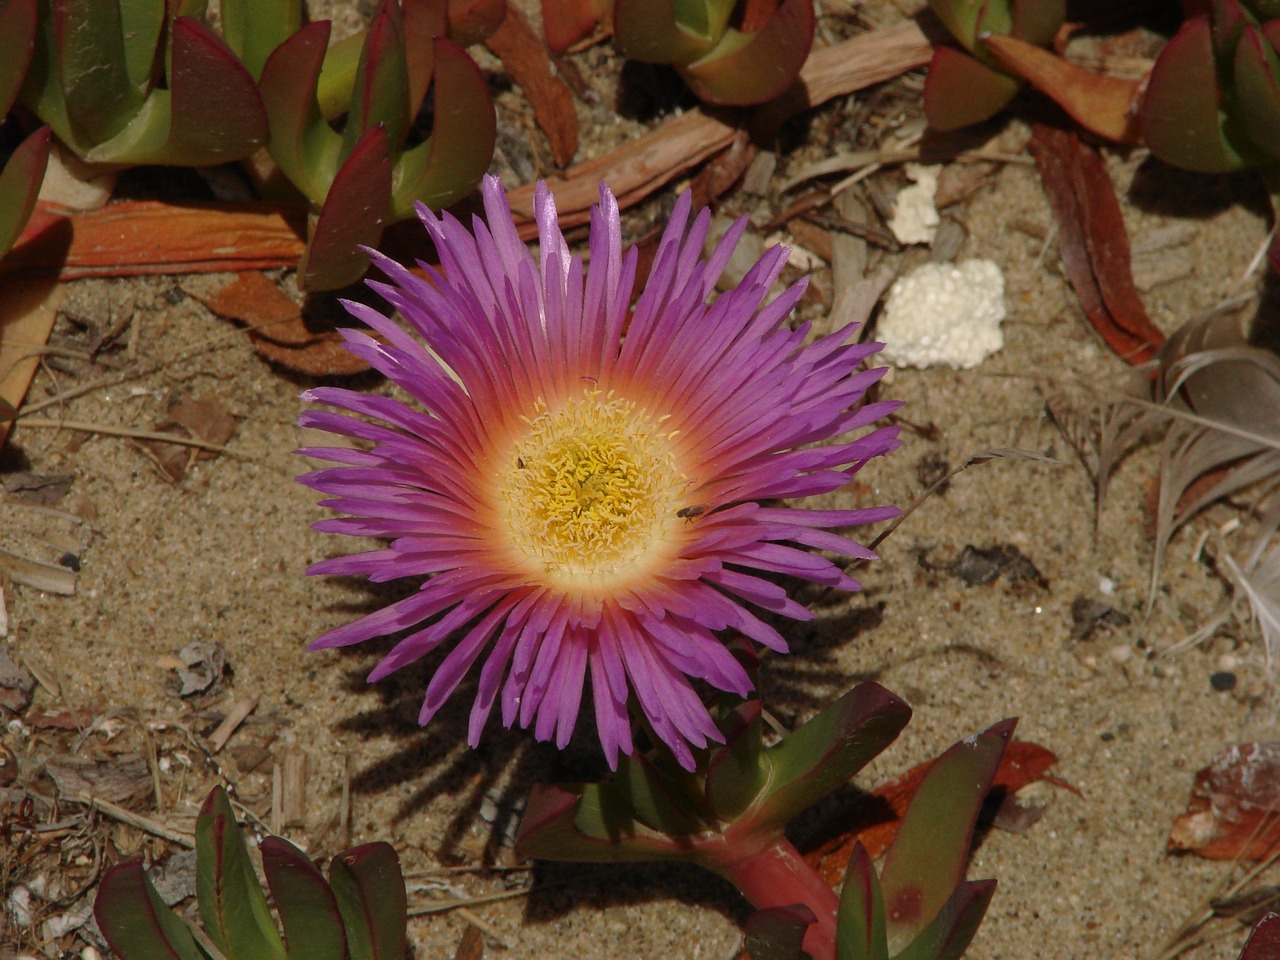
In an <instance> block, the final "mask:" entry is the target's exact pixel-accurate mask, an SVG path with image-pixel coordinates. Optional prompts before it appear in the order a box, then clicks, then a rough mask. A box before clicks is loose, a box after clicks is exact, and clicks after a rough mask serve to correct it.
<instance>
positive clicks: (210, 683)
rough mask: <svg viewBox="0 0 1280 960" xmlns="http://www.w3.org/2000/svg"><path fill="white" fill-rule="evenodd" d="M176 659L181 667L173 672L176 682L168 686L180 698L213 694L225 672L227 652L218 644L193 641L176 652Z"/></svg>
mask: <svg viewBox="0 0 1280 960" xmlns="http://www.w3.org/2000/svg"><path fill="white" fill-rule="evenodd" d="M178 659H179V660H180V661H182V664H183V665H182V666H181V667H179V668H177V669H175V671H174V672H175V673H176V674H177V677H176V681H177V682H172V681H171V682H170V683H169V685H168V686H169V688H170V691H171V692H172V693H175V694H177V695H178V696H180V697H190V696H193V695H194V694H197V693H213V692H214V691H215V690H217V689H218V684H220V683H221V682H222V677H223V674H224V673H225V672H226V670H227V651H226V650H225V649H224V648H223V646H222V644H220V643H204V642H202V641H200V640H193V641H191V643H188V644H187V645H186V646H185V647H183V648H182V649H181V650H179V651H178Z"/></svg>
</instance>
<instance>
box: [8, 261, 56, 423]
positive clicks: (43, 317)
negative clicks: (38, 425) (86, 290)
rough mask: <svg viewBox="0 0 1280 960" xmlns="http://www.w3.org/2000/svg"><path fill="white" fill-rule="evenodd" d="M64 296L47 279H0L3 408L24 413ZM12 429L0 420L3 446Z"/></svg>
mask: <svg viewBox="0 0 1280 960" xmlns="http://www.w3.org/2000/svg"><path fill="white" fill-rule="evenodd" d="M7 261H8V258H7V257H6V258H5V260H4V261H0V262H7ZM63 293H64V288H63V287H62V285H61V284H59V283H57V282H56V281H54V280H50V279H47V278H33V277H31V276H27V275H23V274H18V275H16V276H12V277H3V278H0V404H3V405H4V406H6V407H8V408H12V409H14V410H17V409H21V407H22V400H23V398H24V397H25V396H26V395H27V388H28V387H29V386H30V385H31V378H32V377H34V376H35V373H36V368H37V367H39V365H40V353H39V350H38V348H39V347H42V346H44V345H45V344H46V343H48V342H49V334H50V332H51V331H52V330H53V321H54V320H55V319H56V318H57V316H58V304H60V303H61V302H62V297H63ZM12 427H13V420H11V419H6V418H3V417H0V444H3V443H4V441H5V438H6V437H8V436H9V430H10V429H11V428H12Z"/></svg>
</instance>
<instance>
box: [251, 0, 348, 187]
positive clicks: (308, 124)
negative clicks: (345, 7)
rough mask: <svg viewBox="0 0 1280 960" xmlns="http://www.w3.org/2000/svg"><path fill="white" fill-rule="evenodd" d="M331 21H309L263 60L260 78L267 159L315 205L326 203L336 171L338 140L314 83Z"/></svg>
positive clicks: (327, 38)
mask: <svg viewBox="0 0 1280 960" xmlns="http://www.w3.org/2000/svg"><path fill="white" fill-rule="evenodd" d="M329 26H330V25H329V21H327V20H319V21H317V22H315V23H309V24H307V25H306V26H305V27H303V28H302V29H301V30H299V31H298V32H297V33H295V34H294V35H293V36H292V37H290V38H289V39H288V40H286V41H285V42H284V43H282V44H281V45H280V46H279V47H277V48H276V50H275V52H274V53H273V54H271V56H270V57H268V58H267V62H266V64H264V65H263V68H262V76H261V77H260V78H259V81H258V90H259V92H260V93H261V94H262V103H263V105H264V106H265V107H266V111H267V119H268V121H269V124H268V126H269V129H270V137H269V139H268V141H267V149H268V150H269V151H270V152H271V158H272V159H273V160H275V162H276V164H277V165H278V166H279V167H280V169H281V170H282V171H283V172H284V175H285V176H286V177H288V178H289V180H290V181H291V182H292V183H293V185H294V186H295V187H297V188H298V189H299V190H300V191H302V193H303V194H304V195H305V196H306V197H307V198H308V199H310V200H311V202H312V203H314V204H317V205H318V204H321V203H323V202H324V198H325V194H326V193H327V192H328V190H329V182H330V181H331V180H332V179H333V175H334V173H336V171H337V161H338V150H339V148H340V147H341V144H342V140H341V138H340V137H339V136H338V135H337V134H336V133H334V132H333V131H332V130H331V129H329V125H328V124H327V123H326V122H325V119H324V117H323V116H321V113H320V106H319V104H318V103H317V102H316V94H315V90H316V81H317V80H318V79H319V76H320V67H321V65H322V64H323V63H324V55H325V48H326V47H327V46H328V43H329Z"/></svg>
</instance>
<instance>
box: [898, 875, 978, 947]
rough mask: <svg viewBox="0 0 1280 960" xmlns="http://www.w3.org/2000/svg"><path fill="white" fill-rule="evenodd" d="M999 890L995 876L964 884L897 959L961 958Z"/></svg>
mask: <svg viewBox="0 0 1280 960" xmlns="http://www.w3.org/2000/svg"><path fill="white" fill-rule="evenodd" d="M995 892H996V882H995V881H994V880H975V881H972V882H970V883H962V884H960V886H958V887H957V888H956V889H955V891H954V892H953V893H952V894H951V896H950V897H948V898H947V902H946V903H944V904H943V905H942V908H941V909H940V910H939V911H938V913H937V914H936V915H935V916H934V918H933V920H932V921H931V922H930V923H929V924H928V925H927V926H926V927H925V928H924V929H923V930H921V931H920V934H919V935H918V936H917V937H916V938H915V939H914V940H912V941H911V943H910V944H908V945H907V946H906V947H905V948H904V949H903V950H902V951H901V952H900V953H897V954H895V955H894V958H893V960H960V958H961V957H962V956H964V952H965V950H966V949H967V948H968V946H969V942H970V941H971V940H972V939H973V935H974V934H975V933H977V932H978V925H979V924H981V923H982V918H983V916H984V915H985V914H986V912H987V907H988V906H990V904H991V898H992V896H994V895H995Z"/></svg>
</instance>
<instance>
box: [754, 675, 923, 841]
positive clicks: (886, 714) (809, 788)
mask: <svg viewBox="0 0 1280 960" xmlns="http://www.w3.org/2000/svg"><path fill="white" fill-rule="evenodd" d="M910 719H911V708H910V707H909V706H907V705H906V703H904V702H903V701H902V700H900V699H898V697H896V696H894V695H893V694H892V693H890V692H889V691H888V690H886V689H885V688H884V687H882V686H880V685H879V684H878V683H862V684H859V685H858V686H856V687H854V688H853V689H852V690H850V691H849V692H848V693H846V694H845V695H844V696H842V697H841V698H840V699H839V700H837V701H836V702H835V703H833V704H831V705H830V706H829V707H827V708H826V709H825V710H823V711H822V712H821V713H819V714H818V715H817V716H816V717H814V718H813V719H812V720H810V721H809V722H808V723H806V724H804V725H803V726H802V727H800V728H799V729H798V730H796V731H795V732H793V733H791V734H789V735H788V736H787V737H786V738H784V739H783V740H782V741H781V742H780V743H778V744H777V745H775V746H773V747H771V748H770V749H769V750H768V751H766V752H765V760H766V762H767V763H768V766H769V786H768V787H766V788H765V790H764V792H763V793H762V794H761V797H760V800H759V802H758V804H757V805H756V809H755V811H754V812H753V813H752V816H751V819H752V822H753V824H756V825H758V826H760V827H763V826H765V825H769V824H772V825H774V826H778V827H782V826H784V825H785V824H787V823H789V822H790V821H791V820H792V818H794V817H795V816H796V815H797V814H798V813H800V811H802V810H804V809H805V808H806V807H808V806H810V805H811V804H813V803H815V802H817V801H818V800H821V799H822V798H823V797H825V796H826V795H827V794H829V793H830V792H831V791H833V790H835V789H837V788H838V787H841V786H843V785H844V784H845V783H847V782H848V780H849V778H850V777H852V776H853V775H854V774H855V773H857V772H858V771H859V770H861V769H862V768H863V767H865V766H866V765H867V764H868V763H870V762H871V760H873V759H874V758H875V757H876V756H877V755H878V754H879V753H881V752H882V751H883V750H884V749H885V748H886V747H887V746H889V744H891V743H892V742H893V741H894V740H895V739H897V736H898V734H899V733H901V732H902V728H903V727H905V726H906V725H907V721H908V720H910Z"/></svg>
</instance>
